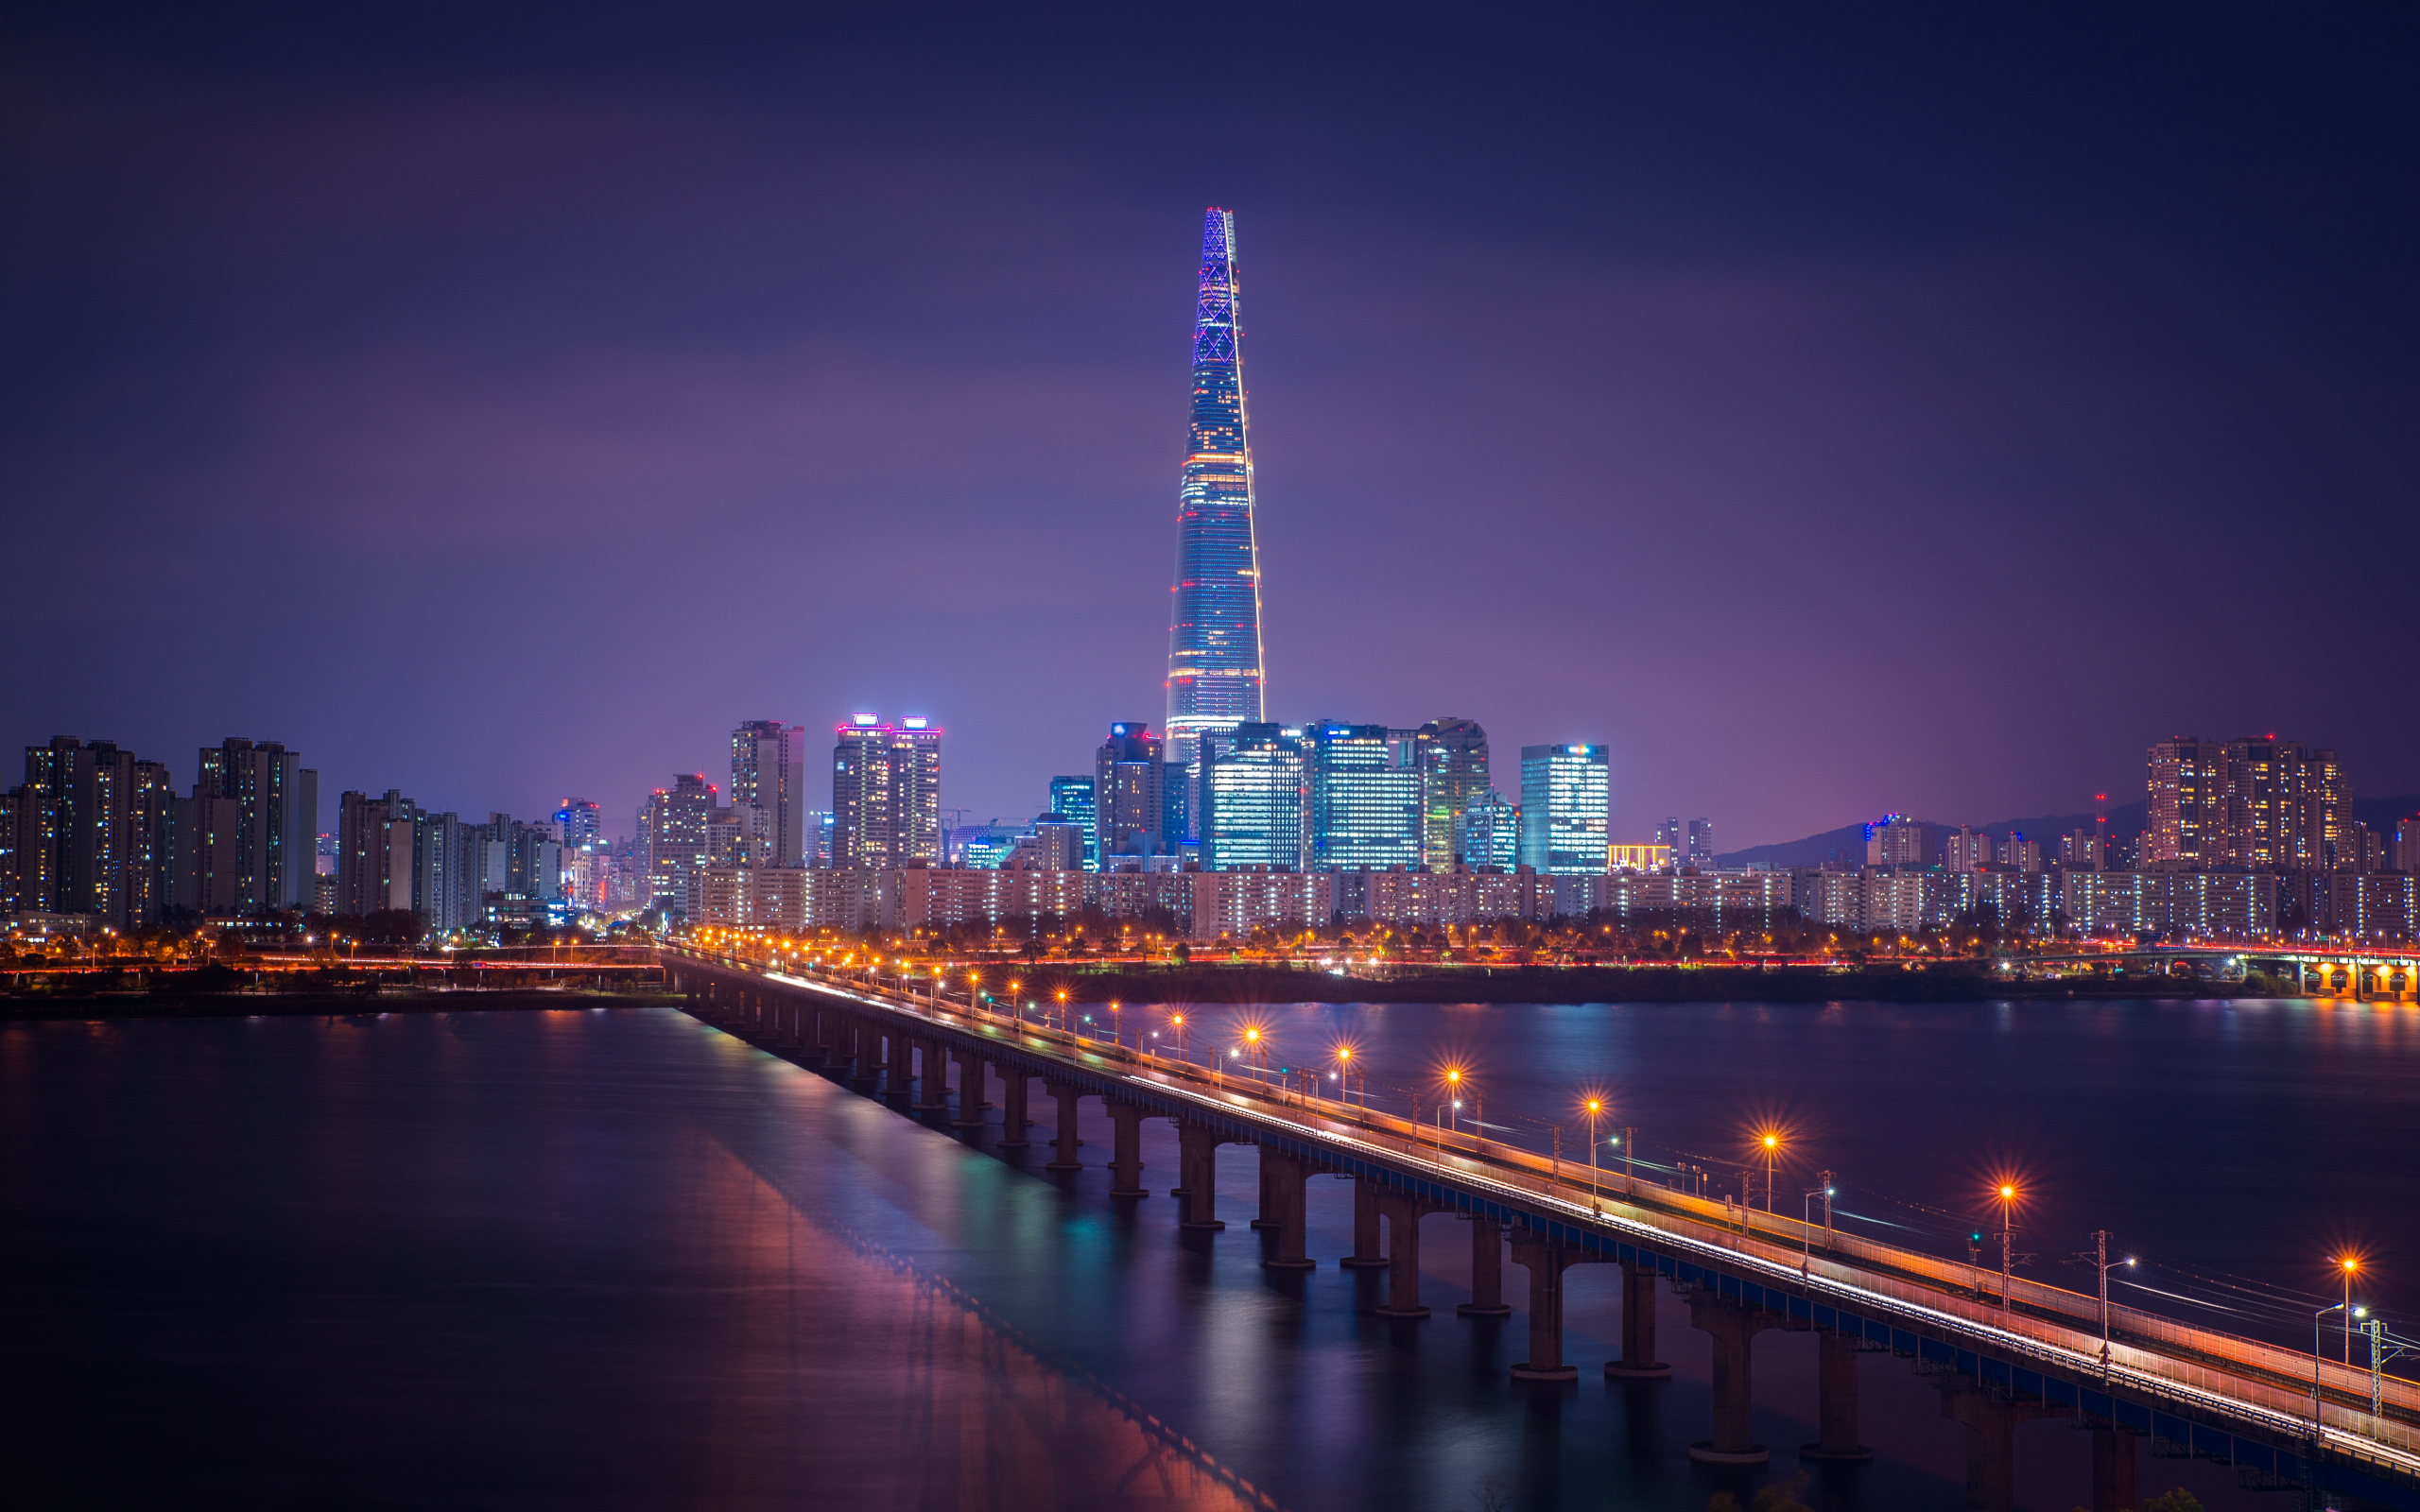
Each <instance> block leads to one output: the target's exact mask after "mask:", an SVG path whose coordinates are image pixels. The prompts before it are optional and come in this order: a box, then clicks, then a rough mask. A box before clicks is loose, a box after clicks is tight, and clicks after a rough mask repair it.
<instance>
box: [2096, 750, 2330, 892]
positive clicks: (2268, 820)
mask: <svg viewBox="0 0 2420 1512" xmlns="http://www.w3.org/2000/svg"><path fill="white" fill-rule="evenodd" d="M2148 765H2149V772H2148V776H2147V780H2146V781H2147V786H2148V794H2147V797H2148V800H2149V813H2148V815H2147V816H2146V818H2145V821H2144V826H2143V838H2142V846H2141V859H2140V864H2141V865H2143V866H2144V867H2147V868H2167V869H2184V870H2208V869H2216V868H2246V869H2251V870H2258V871H2272V870H2288V871H2325V870H2328V869H2331V868H2335V867H2337V866H2339V865H2341V864H2342V863H2343V860H2344V858H2343V857H2342V855H2341V854H2340V851H2341V850H2342V839H2343V836H2344V833H2345V826H2346V824H2347V823H2348V822H2349V820H2350V816H2349V815H2348V814H2347V813H2346V812H2345V806H2346V802H2347V799H2346V796H2345V792H2344V774H2343V768H2342V766H2341V765H2339V764H2338V762H2337V760H2336V753H2335V752H2334V751H2332V750H2326V749H2322V748H2317V747H2308V746H2305V745H2303V744H2301V743H2300V742H2298V741H2290V740H2279V739H2277V738H2276V737H2275V736H2273V735H2266V736H2258V737H2255V736H2249V735H2247V736H2244V737H2241V738H2239V739H2237V740H2231V741H2227V742H2225V743H2223V744H2221V743H2220V742H2218V741H2212V740H2204V739H2202V738H2201V737H2200V736H2198V735H2191V736H2183V737H2179V738H2177V739H2174V740H2164V741H2161V742H2160V743H2159V744H2157V745H2155V746H2153V747H2151V751H2150V756H2149V760H2148Z"/></svg>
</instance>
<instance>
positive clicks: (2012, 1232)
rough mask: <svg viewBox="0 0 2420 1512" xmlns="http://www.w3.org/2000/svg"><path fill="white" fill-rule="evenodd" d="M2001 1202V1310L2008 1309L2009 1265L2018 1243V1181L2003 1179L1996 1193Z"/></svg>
mask: <svg viewBox="0 0 2420 1512" xmlns="http://www.w3.org/2000/svg"><path fill="white" fill-rule="evenodd" d="M1995 1195H1996V1196H1997V1197H1998V1198H1999V1204H2000V1311H2001V1312H2003V1313H2005V1312H2007V1311H2008V1282H2009V1266H2010V1261H2011V1259H2012V1258H2013V1257H2012V1255H2011V1250H2012V1249H2013V1247H2014V1245H2015V1243H2016V1228H2015V1225H2014V1223H2013V1222H2012V1221H2011V1220H2012V1218H2013V1217H2014V1213H2015V1211H2016V1183H2015V1182H2014V1181H2003V1182H2001V1183H2000V1184H1999V1187H1998V1190H1997V1192H1996V1193H1995Z"/></svg>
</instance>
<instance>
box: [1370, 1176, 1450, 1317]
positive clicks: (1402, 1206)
mask: <svg viewBox="0 0 2420 1512" xmlns="http://www.w3.org/2000/svg"><path fill="white" fill-rule="evenodd" d="M1378 1211H1379V1212H1380V1213H1381V1214H1383V1215H1384V1216H1385V1218H1386V1220H1387V1299H1386V1301H1385V1302H1384V1303H1383V1304H1382V1305H1381V1306H1380V1307H1379V1308H1378V1310H1377V1311H1378V1315H1379V1316H1380V1317H1395V1318H1413V1317H1426V1316H1427V1315H1428V1309H1426V1308H1425V1307H1423V1306H1421V1305H1420V1220H1421V1218H1422V1217H1423V1216H1424V1215H1425V1214H1427V1213H1431V1212H1438V1211H1443V1210H1442V1209H1440V1208H1439V1207H1438V1206H1437V1205H1436V1204H1435V1203H1433V1202H1426V1201H1424V1200H1422V1199H1421V1198H1419V1197H1415V1196H1413V1195H1411V1194H1409V1193H1408V1192H1395V1191H1392V1190H1385V1191H1381V1192H1380V1193H1379V1194H1378Z"/></svg>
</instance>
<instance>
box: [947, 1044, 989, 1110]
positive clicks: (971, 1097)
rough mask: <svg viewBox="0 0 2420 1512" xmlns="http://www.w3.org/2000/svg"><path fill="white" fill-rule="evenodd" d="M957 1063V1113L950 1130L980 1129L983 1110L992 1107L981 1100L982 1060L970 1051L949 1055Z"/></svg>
mask: <svg viewBox="0 0 2420 1512" xmlns="http://www.w3.org/2000/svg"><path fill="white" fill-rule="evenodd" d="M950 1058H951V1059H952V1060H955V1061H957V1062H958V1112H957V1113H956V1114H955V1115H954V1116H953V1117H952V1118H951V1119H950V1121H949V1126H950V1127H952V1128H981V1127H982V1126H983V1109H985V1108H989V1107H991V1106H992V1105H991V1104H990V1103H988V1102H986V1101H984V1099H983V1093H984V1091H985V1088H984V1086H983V1060H982V1057H979V1056H977V1054H976V1053H975V1052H974V1051H972V1050H959V1051H954V1052H952V1053H951V1056H950Z"/></svg>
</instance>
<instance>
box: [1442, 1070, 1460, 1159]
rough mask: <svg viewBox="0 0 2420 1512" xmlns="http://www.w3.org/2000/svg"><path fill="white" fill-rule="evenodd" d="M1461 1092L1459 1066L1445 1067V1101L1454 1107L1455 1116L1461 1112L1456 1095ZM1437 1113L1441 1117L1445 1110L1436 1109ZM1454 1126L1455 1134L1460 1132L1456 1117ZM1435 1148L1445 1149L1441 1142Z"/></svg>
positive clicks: (1458, 1097)
mask: <svg viewBox="0 0 2420 1512" xmlns="http://www.w3.org/2000/svg"><path fill="white" fill-rule="evenodd" d="M1461 1090H1462V1072H1461V1067H1459V1066H1448V1067H1446V1068H1445V1100H1446V1101H1447V1102H1449V1103H1452V1104H1453V1105H1454V1109H1453V1110H1454V1112H1455V1113H1456V1114H1459V1113H1460V1112H1461V1108H1462V1100H1461V1097H1460V1096H1458V1095H1457V1094H1458V1093H1459V1092H1461ZM1437 1111H1438V1113H1439V1114H1440V1115H1443V1114H1444V1113H1445V1111H1446V1110H1445V1109H1444V1108H1438V1109H1437ZM1454 1124H1455V1126H1456V1131H1457V1132H1460V1129H1461V1119H1460V1118H1459V1117H1457V1118H1455V1119H1454ZM1437 1147H1438V1148H1439V1149H1441V1150H1442V1149H1443V1148H1444V1147H1445V1144H1444V1142H1443V1140H1440V1141H1438V1143H1437Z"/></svg>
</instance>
